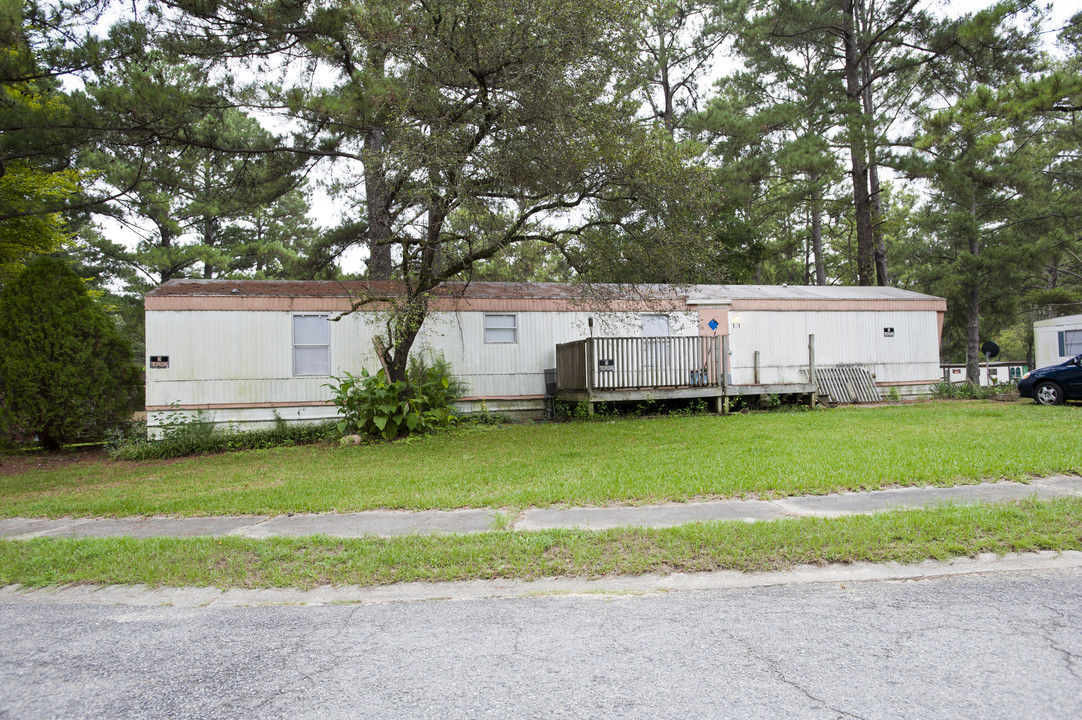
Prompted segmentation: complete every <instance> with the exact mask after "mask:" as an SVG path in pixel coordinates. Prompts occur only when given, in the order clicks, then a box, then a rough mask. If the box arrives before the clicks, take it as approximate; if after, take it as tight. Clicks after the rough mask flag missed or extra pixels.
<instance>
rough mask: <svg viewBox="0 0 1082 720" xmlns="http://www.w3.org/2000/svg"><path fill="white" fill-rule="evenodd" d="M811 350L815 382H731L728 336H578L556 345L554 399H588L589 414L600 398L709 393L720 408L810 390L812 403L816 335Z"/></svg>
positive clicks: (810, 372)
mask: <svg viewBox="0 0 1082 720" xmlns="http://www.w3.org/2000/svg"><path fill="white" fill-rule="evenodd" d="M808 350H809V366H808V377H809V378H810V379H811V382H806V383H784V384H754V385H733V384H731V383H729V382H728V379H729V377H730V371H729V362H728V361H729V346H728V337H725V336H721V337H718V336H699V337H662V338H641V337H603V338H587V339H585V340H576V341H574V342H570V343H563V344H561V345H557V346H556V398H557V399H558V400H561V401H564V402H585V403H589V411H590V413H591V414H592V413H593V406H594V403H599V402H636V401H644V400H683V399H695V398H705V399H712V400H713V401H714V402H715V403H716V405H715V407H716V410H717V412H719V413H726V412H728V409H729V401H730V400H732V399H734V398H739V397H744V396H763V395H807V396H808V398H809V402H811V403H813V404H814V402H815V396H816V393H817V385H816V382H815V377H816V376H815V349H814V336H812V337H810V338H809V345H808ZM756 375H757V374H756Z"/></svg>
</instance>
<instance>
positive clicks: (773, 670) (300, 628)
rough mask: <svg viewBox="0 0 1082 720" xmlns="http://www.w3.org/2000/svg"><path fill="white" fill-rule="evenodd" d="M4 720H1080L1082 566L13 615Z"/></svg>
mask: <svg viewBox="0 0 1082 720" xmlns="http://www.w3.org/2000/svg"><path fill="white" fill-rule="evenodd" d="M0 658H2V662H0V718H3V719H4V720H9V719H13V718H81V717H92V718H328V719H329V718H527V717H529V718H533V717H536V718H563V717H573V718H580V717H581V718H626V717H641V718H681V719H684V718H700V717H720V718H839V717H846V718H848V717H860V718H907V719H908V718H1072V719H1075V718H1079V717H1082V570H1078V569H1073V570H1057V571H1040V572H1014V573H996V574H988V575H970V576H959V577H947V578H938V579H927V580H916V581H901V582H899V581H890V582H883V581H880V582H856V583H842V582H835V583H829V584H801V585H787V586H780V587H768V588H741V589H730V590H711V591H680V592H670V593H657V594H650V595H620V596H604V595H599V596H586V597H584V596H545V597H528V598H518V599H500V600H491V599H490V600H434V601H426V602H401V603H388V604H372V605H326V606H308V607H295V606H280V607H247V608H244V607H241V608H229V607H209V608H177V607H152V608H146V607H112V606H105V607H102V606H94V605H62V604H34V603H25V604H6V605H0Z"/></svg>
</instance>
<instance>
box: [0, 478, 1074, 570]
mask: <svg viewBox="0 0 1082 720" xmlns="http://www.w3.org/2000/svg"><path fill="white" fill-rule="evenodd" d="M1034 550H1082V499H1065V500H1056V501H1052V502H1037V501H1025V502H1017V503H1005V504H998V505H979V506H966V507H946V508H941V509H935V510H910V511H904V512H903V511H899V512H892V513H882V514H878V515H871V516H853V517H845V518H832V519H821V518H820V519H815V518H804V519H793V520H779V521H774V522H758V523H742V522H722V523H703V524H692V525H684V526H681V527H676V528H667V529H657V530H654V529H621V530H607V531H604V532H593V533H592V532H588V531H576V530H552V531H545V532H528V533H527V532H489V533H481V534H477V535H466V536H427V537H418V536H413V537H403V538H390V539H379V538H365V539H356V540H341V539H334V538H328V537H318V536H317V537H311V538H276V539H269V540H250V539H245V538H235V537H230V538H154V539H146V540H136V539H132V538H108V539H82V540H71V539H37V540H26V541H7V542H0V585H7V584H13V583H20V584H22V585H25V586H31V587H33V586H43V585H63V584H73V583H74V584H79V583H93V584H135V583H144V584H148V585H164V586H174V587H175V586H214V587H222V588H230V587H252V588H255V587H300V588H309V587H314V586H317V585H325V584H334V585H343V584H357V585H380V584H389V583H394V582H409V581H417V580H427V581H451V580H476V579H488V578H521V579H533V578H539V577H546V576H578V577H600V576H605V575H617V574H629V575H636V574H643V573H669V572H701V571H708V570H722V569H728V570H745V571H749V570H783V569H787V568H790V567H792V566H794V565H797V564H807V563H812V564H823V563H833V562H858V561H864V562H888V561H896V562H903V563H905V562H917V561H920V560H925V559H927V558H935V559H941V560H945V559H949V558H952V557H958V556H963V555H976V554H978V553H984V552H994V553H1006V552H1027V551H1034Z"/></svg>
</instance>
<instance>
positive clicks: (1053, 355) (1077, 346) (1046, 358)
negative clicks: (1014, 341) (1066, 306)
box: [1033, 315, 1082, 368]
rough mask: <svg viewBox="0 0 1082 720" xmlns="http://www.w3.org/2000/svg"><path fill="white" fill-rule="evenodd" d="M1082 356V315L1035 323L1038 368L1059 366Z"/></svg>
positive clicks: (1034, 351)
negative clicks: (1070, 359) (1077, 356)
mask: <svg viewBox="0 0 1082 720" xmlns="http://www.w3.org/2000/svg"><path fill="white" fill-rule="evenodd" d="M1079 354H1082V315H1066V316H1064V317H1058V318H1052V319H1051V320H1038V321H1037V322H1035V323H1033V361H1034V363H1035V364H1036V367H1038V368H1043V367H1048V366H1049V365H1059V364H1060V363H1061V362H1063V361H1064V360H1067V359H1069V358H1073V357H1074V356H1075V355H1079Z"/></svg>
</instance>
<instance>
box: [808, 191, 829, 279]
mask: <svg viewBox="0 0 1082 720" xmlns="http://www.w3.org/2000/svg"><path fill="white" fill-rule="evenodd" d="M811 181H812V194H811V235H812V256H813V257H814V259H815V284H816V285H819V286H820V287H822V286H824V285H826V284H827V266H826V260H825V259H824V258H823V217H822V215H823V197H822V191H821V190H820V189H819V173H815V172H813V173H812V174H811Z"/></svg>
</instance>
